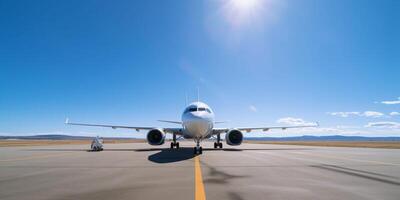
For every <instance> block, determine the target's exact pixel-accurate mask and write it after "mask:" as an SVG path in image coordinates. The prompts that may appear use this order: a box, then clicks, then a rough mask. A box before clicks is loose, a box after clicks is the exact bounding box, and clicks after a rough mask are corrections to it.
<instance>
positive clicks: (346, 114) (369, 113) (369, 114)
mask: <svg viewBox="0 0 400 200" xmlns="http://www.w3.org/2000/svg"><path fill="white" fill-rule="evenodd" d="M328 114H329V115H332V116H339V117H350V116H359V117H372V118H378V117H383V116H385V114H383V113H381V112H376V111H365V112H328Z"/></svg>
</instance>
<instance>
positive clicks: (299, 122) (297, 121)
mask: <svg viewBox="0 0 400 200" xmlns="http://www.w3.org/2000/svg"><path fill="white" fill-rule="evenodd" d="M276 122H278V123H282V124H287V125H290V126H312V125H315V123H312V122H306V121H304V120H303V119H301V118H293V117H285V118H280V119H278V120H277V121H276Z"/></svg>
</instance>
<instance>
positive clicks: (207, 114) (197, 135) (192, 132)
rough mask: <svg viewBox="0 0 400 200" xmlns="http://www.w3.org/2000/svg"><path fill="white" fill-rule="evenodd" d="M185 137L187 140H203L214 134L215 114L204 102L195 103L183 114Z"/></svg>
mask: <svg viewBox="0 0 400 200" xmlns="http://www.w3.org/2000/svg"><path fill="white" fill-rule="evenodd" d="M182 126H183V135H184V137H185V138H193V139H195V140H201V139H204V138H206V137H209V136H210V135H211V134H212V129H213V127H214V112H213V111H212V110H211V108H210V107H209V106H208V105H207V104H205V103H203V102H193V103H191V104H189V106H187V107H186V109H185V111H184V112H183V114H182Z"/></svg>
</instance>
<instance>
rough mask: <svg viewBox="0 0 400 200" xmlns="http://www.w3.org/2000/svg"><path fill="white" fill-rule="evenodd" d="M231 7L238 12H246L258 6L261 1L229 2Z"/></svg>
mask: <svg viewBox="0 0 400 200" xmlns="http://www.w3.org/2000/svg"><path fill="white" fill-rule="evenodd" d="M230 1H231V2H230V3H231V5H232V7H234V8H235V9H236V10H238V11H243V12H248V11H251V10H254V9H256V8H257V7H258V6H260V3H261V1H262V0H230Z"/></svg>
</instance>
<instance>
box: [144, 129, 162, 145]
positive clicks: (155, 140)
mask: <svg viewBox="0 0 400 200" xmlns="http://www.w3.org/2000/svg"><path fill="white" fill-rule="evenodd" d="M164 141H165V133H164V132H163V131H162V130H159V129H152V130H150V131H149V132H148V133H147V142H148V143H149V144H150V145H162V144H164Z"/></svg>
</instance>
